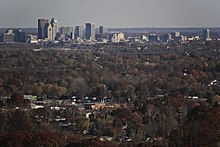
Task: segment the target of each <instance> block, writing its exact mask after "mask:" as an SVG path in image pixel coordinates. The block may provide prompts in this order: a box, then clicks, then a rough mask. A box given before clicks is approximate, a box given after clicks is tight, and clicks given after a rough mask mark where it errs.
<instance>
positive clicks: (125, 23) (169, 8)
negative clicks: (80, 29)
mask: <svg viewBox="0 0 220 147" xmlns="http://www.w3.org/2000/svg"><path fill="white" fill-rule="evenodd" d="M51 17H55V18H57V19H58V22H59V25H60V26H75V25H84V23H85V22H94V23H96V24H97V25H108V26H109V27H219V26H220V0H0V27H37V19H38V18H51Z"/></svg>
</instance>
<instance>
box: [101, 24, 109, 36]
mask: <svg viewBox="0 0 220 147" xmlns="http://www.w3.org/2000/svg"><path fill="white" fill-rule="evenodd" d="M99 34H100V36H101V37H107V36H108V27H107V26H99Z"/></svg>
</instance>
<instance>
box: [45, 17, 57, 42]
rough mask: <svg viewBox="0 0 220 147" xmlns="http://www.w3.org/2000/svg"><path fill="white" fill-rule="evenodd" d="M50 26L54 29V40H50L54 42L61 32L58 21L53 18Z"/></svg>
mask: <svg viewBox="0 0 220 147" xmlns="http://www.w3.org/2000/svg"><path fill="white" fill-rule="evenodd" d="M50 24H51V27H52V38H51V39H49V38H48V39H49V40H52V41H54V40H55V38H56V35H57V33H58V32H59V28H58V21H57V19H55V18H54V17H53V18H52V19H51V22H50Z"/></svg>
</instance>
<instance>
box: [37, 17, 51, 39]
mask: <svg viewBox="0 0 220 147" xmlns="http://www.w3.org/2000/svg"><path fill="white" fill-rule="evenodd" d="M48 25H49V19H38V36H37V37H38V39H45V38H47V28H48Z"/></svg>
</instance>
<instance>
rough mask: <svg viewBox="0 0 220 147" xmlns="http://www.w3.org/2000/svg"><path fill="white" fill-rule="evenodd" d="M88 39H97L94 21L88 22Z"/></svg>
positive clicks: (86, 36)
mask: <svg viewBox="0 0 220 147" xmlns="http://www.w3.org/2000/svg"><path fill="white" fill-rule="evenodd" d="M85 39H86V40H95V24H94V23H86V34H85Z"/></svg>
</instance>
